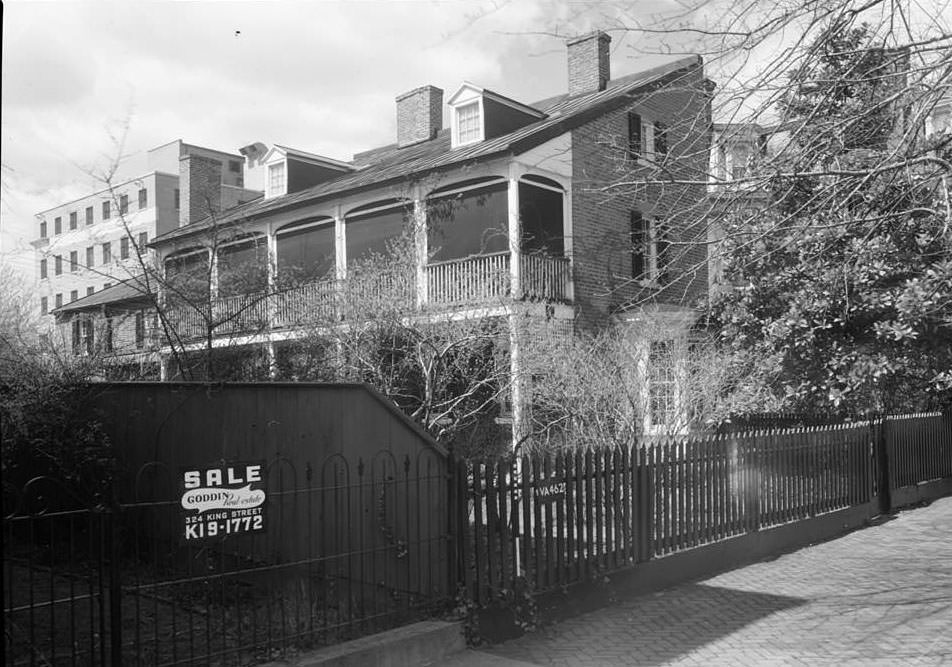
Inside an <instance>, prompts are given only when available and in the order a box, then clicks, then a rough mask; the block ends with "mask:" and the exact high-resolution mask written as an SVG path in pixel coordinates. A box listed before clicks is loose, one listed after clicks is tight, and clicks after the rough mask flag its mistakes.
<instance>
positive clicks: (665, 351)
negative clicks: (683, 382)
mask: <svg viewBox="0 0 952 667" xmlns="http://www.w3.org/2000/svg"><path fill="white" fill-rule="evenodd" d="M647 416H648V421H649V427H650V428H651V429H657V430H667V429H670V428H672V427H675V426H676V425H677V422H678V381H677V359H676V346H675V341H673V340H659V341H653V342H652V343H651V346H650V349H649V352H648V415H647Z"/></svg>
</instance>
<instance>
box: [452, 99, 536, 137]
mask: <svg viewBox="0 0 952 667" xmlns="http://www.w3.org/2000/svg"><path fill="white" fill-rule="evenodd" d="M447 104H449V107H450V109H451V112H450V118H451V119H452V123H453V134H452V139H453V148H456V147H457V146H466V145H468V144H473V143H476V142H477V141H483V140H485V139H494V138H495V137H501V136H503V135H505V134H509V133H510V132H512V131H514V130H518V129H519V128H521V127H525V126H526V125H529V124H530V123H534V122H535V121H537V120H541V119H542V118H545V114H544V113H542V112H541V111H539V110H538V109H533V108H532V107H530V106H527V105H525V104H522V103H521V102H517V101H515V100H512V99H509V98H508V97H503V96H502V95H499V94H497V93H494V92H492V91H491V90H486V89H485V88H480V87H479V86H474V85H473V84H471V83H464V84H463V85H462V86H460V88H459V90H457V91H456V93H455V94H454V95H453V96H452V97H451V98H450V99H449V102H448V103H447Z"/></svg>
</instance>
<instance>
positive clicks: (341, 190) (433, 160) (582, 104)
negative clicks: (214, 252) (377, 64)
mask: <svg viewBox="0 0 952 667" xmlns="http://www.w3.org/2000/svg"><path fill="white" fill-rule="evenodd" d="M700 65H701V58H700V57H699V56H689V57H686V58H678V59H677V60H674V61H672V62H669V63H666V64H663V65H659V66H657V67H653V68H651V69H648V70H644V71H641V72H636V73H634V74H630V75H628V76H625V77H621V78H619V79H614V80H612V81H609V83H608V86H607V87H606V88H605V90H602V91H598V92H593V93H588V94H585V95H577V96H575V97H569V96H568V95H560V96H557V97H553V98H549V99H546V100H543V101H541V102H538V103H536V104H533V105H531V106H533V107H534V108H537V109H539V110H540V111H543V112H544V113H545V114H546V116H545V118H543V119H541V120H538V121H536V122H533V123H530V124H529V125H526V126H524V127H521V128H519V129H517V130H515V131H513V132H510V133H509V134H505V135H503V136H500V137H495V138H493V139H487V140H485V141H481V142H479V143H476V144H472V145H468V146H462V147H459V148H455V149H454V148H451V146H450V131H449V130H448V129H445V130H442V131H441V132H440V133H439V134H438V135H437V136H436V138H435V139H432V140H430V141H425V142H421V143H419V144H415V145H412V146H407V147H405V148H398V147H397V145H396V144H393V145H392V146H387V147H382V148H380V149H376V150H373V151H366V152H365V153H362V154H360V156H358V161H355V162H354V163H353V164H354V166H355V167H357V170H356V171H354V172H351V173H348V174H343V175H341V176H339V177H336V178H333V179H331V180H329V181H325V182H323V183H319V184H318V185H314V186H312V187H310V188H306V189H304V190H299V191H297V192H292V193H290V194H287V195H282V196H280V197H274V198H273V199H267V200H261V199H258V200H255V201H253V202H249V203H246V204H243V205H240V206H236V207H235V208H232V209H229V210H227V211H224V212H222V213H220V214H218V215H217V216H215V217H214V218H213V217H211V216H209V217H207V218H205V219H203V220H201V221H199V222H195V223H191V224H188V225H186V226H184V227H179V228H178V229H174V230H172V231H170V232H167V233H165V234H162V235H161V236H157V237H156V238H154V239H153V240H152V241H151V242H150V243H149V245H150V246H156V245H161V244H163V243H165V242H168V241H173V240H176V239H180V238H185V237H189V236H192V235H196V234H199V233H201V232H202V231H204V230H206V229H209V228H210V227H212V226H216V225H217V226H221V225H227V224H229V223H235V222H239V221H245V220H249V219H252V218H255V217H259V216H262V215H265V214H268V213H272V212H276V211H280V210H285V209H292V208H295V207H297V206H303V205H306V204H311V203H314V202H317V201H321V200H325V199H331V198H334V197H339V196H341V195H343V194H346V193H349V192H353V191H358V190H361V189H365V188H370V187H379V186H382V185H386V184H388V183H393V182H399V181H401V180H406V179H407V177H409V176H417V175H423V174H426V173H430V172H434V171H438V170H440V169H445V168H448V167H451V166H454V165H458V164H463V163H467V162H473V161H478V160H485V159H489V158H491V157H496V156H499V155H502V154H507V153H511V154H519V153H521V152H524V151H526V150H529V149H531V148H533V147H535V146H538V145H539V144H541V143H544V142H546V141H548V140H550V139H552V138H554V137H556V136H558V135H560V134H563V133H565V132H567V131H568V130H570V129H572V128H573V127H576V126H578V125H580V124H582V123H584V122H586V121H588V120H590V118H591V116H593V115H597V114H599V113H604V112H605V111H607V110H609V109H610V108H611V107H612V106H613V104H612V103H615V105H621V104H624V103H625V102H626V101H627V98H628V97H629V96H631V95H634V94H637V93H639V92H642V91H641V89H643V88H646V87H649V86H651V85H652V84H655V83H657V82H659V81H660V80H661V79H663V78H664V77H666V76H668V75H670V74H673V73H678V72H681V73H687V71H689V70H691V71H693V70H694V68H696V67H699V66H700ZM360 158H364V159H370V160H372V162H370V163H367V164H361V163H360V162H359V159H360Z"/></svg>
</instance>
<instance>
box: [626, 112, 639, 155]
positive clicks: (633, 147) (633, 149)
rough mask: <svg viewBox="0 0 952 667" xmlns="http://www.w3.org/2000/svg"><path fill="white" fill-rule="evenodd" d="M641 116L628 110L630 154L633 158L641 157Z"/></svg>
mask: <svg viewBox="0 0 952 667" xmlns="http://www.w3.org/2000/svg"><path fill="white" fill-rule="evenodd" d="M641 152H642V151H641V116H639V115H638V114H636V113H635V112H633V111H629V112H628V156H629V157H630V158H631V159H632V160H637V159H638V158H639V157H641Z"/></svg>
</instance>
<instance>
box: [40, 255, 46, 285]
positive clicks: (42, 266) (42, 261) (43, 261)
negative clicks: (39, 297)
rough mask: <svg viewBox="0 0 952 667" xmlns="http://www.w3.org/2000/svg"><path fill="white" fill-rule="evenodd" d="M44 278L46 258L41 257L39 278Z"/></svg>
mask: <svg viewBox="0 0 952 667" xmlns="http://www.w3.org/2000/svg"><path fill="white" fill-rule="evenodd" d="M44 278H46V260H45V259H41V260H40V280H43V279H44Z"/></svg>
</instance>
